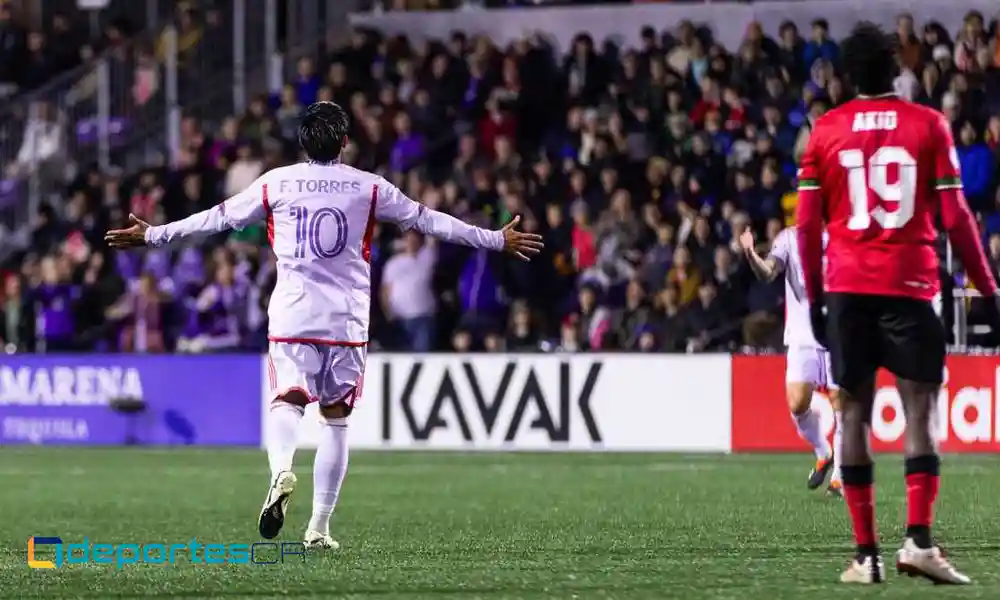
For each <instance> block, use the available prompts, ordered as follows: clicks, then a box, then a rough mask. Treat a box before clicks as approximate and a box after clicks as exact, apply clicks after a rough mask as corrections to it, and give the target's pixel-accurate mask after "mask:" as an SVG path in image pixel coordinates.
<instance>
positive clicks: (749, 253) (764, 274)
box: [743, 248, 781, 281]
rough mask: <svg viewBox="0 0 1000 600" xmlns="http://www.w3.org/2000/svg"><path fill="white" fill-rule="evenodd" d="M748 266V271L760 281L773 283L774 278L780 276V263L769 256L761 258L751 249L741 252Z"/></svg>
mask: <svg viewBox="0 0 1000 600" xmlns="http://www.w3.org/2000/svg"><path fill="white" fill-rule="evenodd" d="M743 253H744V254H745V255H746V257H747V263H749V264H750V270H751V271H753V274H754V275H756V276H757V279H760V280H761V281H774V278H775V277H777V276H778V275H780V274H781V263H780V262H778V261H777V260H775V259H774V257H772V256H769V257H767V258H763V257H761V255H759V254H757V251H756V250H754V249H753V248H748V249H747V250H745V251H744V252H743Z"/></svg>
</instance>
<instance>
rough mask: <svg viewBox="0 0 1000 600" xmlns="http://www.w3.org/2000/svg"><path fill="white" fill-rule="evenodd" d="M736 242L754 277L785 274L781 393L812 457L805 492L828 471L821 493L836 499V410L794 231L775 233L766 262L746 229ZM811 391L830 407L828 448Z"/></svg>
mask: <svg viewBox="0 0 1000 600" xmlns="http://www.w3.org/2000/svg"><path fill="white" fill-rule="evenodd" d="M739 241H740V246H741V247H742V248H743V252H744V254H745V255H746V258H747V262H748V263H749V264H750V268H751V269H752V270H753V272H754V274H755V275H757V277H758V278H760V279H763V280H765V281H771V280H773V279H774V278H776V277H777V276H778V275H780V274H782V273H784V274H785V345H786V346H787V347H788V354H787V357H786V361H787V363H786V367H785V393H786V397H787V400H788V409H789V410H790V411H791V413H792V420H793V421H794V422H795V428H796V429H797V430H798V432H799V436H800V437H801V438H802V439H804V440H805V441H806V442H808V443H809V445H811V446H812V448H813V452H814V453H815V454H816V464H815V465H814V466H813V469H812V471H810V473H809V480H808V487H809V489H811V490H814V489H816V488H818V487H820V486H821V485H823V483H824V482H825V481H826V478H827V475H830V474H831V471H832V475H831V477H830V485H829V486H828V487H827V493H828V494H829V495H831V496H838V497H839V496H841V495H842V493H841V487H842V486H841V482H840V461H839V458H840V457H839V456H838V454H839V453H838V452H836V451H835V449H836V448H839V447H840V410H839V408H840V407H839V406H838V404H837V392H836V386H835V385H834V383H833V381H831V379H830V354H829V353H828V352H827V351H826V350H824V349H823V347H822V346H820V345H819V344H818V343H817V342H816V338H815V337H814V336H813V332H812V326H811V325H810V320H809V300H808V299H807V298H806V292H805V284H804V283H803V281H804V279H803V275H802V264H801V262H800V261H799V251H798V241H797V239H796V236H795V228H794V227H788V228H786V229H784V230H782V231H781V233H779V234H778V236H777V237H776V238H775V240H774V245H773V247H772V248H771V252H770V254H768V256H767V258H762V257H761V256H760V255H759V254H757V251H756V250H755V248H754V238H753V233H752V232H751V231H750V230H749V229H747V230H746V231H745V232H743V234H742V235H740V240H739ZM817 390H818V391H825V392H827V393H828V394H829V398H830V403H831V404H832V405H833V407H834V434H833V440H834V444H833V448H831V447H830V444H829V442H827V439H826V436H825V435H824V434H823V430H822V427H821V425H820V419H819V414H818V413H817V412H816V410H815V409H813V407H812V397H813V392H814V391H817Z"/></svg>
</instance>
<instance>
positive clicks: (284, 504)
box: [257, 471, 298, 540]
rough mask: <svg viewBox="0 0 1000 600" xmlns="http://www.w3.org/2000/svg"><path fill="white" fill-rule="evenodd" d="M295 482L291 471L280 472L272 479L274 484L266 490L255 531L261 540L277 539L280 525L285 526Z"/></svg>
mask: <svg viewBox="0 0 1000 600" xmlns="http://www.w3.org/2000/svg"><path fill="white" fill-rule="evenodd" d="M297 481H298V479H296V477H295V473H292V472H291V471H282V472H281V473H278V476H277V477H275V478H274V482H273V483H272V484H271V487H270V488H269V489H268V490H267V498H266V499H265V500H264V506H263V508H261V509H260V517H259V518H258V519H257V530H258V531H259V532H260V536H261V537H262V538H264V539H266V540H270V539H274V538H276V537H278V533H280V532H281V527H282V525H284V524H285V513H286V511H287V510H288V501H289V500H291V497H292V492H294V491H295V484H296V482H297Z"/></svg>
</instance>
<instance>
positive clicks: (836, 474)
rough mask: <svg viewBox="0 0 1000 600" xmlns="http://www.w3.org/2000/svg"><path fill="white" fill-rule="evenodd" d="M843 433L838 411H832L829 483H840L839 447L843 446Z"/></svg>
mask: <svg viewBox="0 0 1000 600" xmlns="http://www.w3.org/2000/svg"><path fill="white" fill-rule="evenodd" d="M843 440H844V432H843V430H842V429H841V424H840V411H839V410H835V411H833V474H832V475H830V481H831V482H834V481H836V482H838V483H840V481H841V479H840V447H841V445H842V444H843Z"/></svg>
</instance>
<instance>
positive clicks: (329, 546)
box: [303, 531, 340, 550]
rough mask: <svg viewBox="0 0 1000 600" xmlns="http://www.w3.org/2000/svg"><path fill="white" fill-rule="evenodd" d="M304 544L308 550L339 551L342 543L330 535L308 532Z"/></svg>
mask: <svg viewBox="0 0 1000 600" xmlns="http://www.w3.org/2000/svg"><path fill="white" fill-rule="evenodd" d="M303 544H304V545H305V547H306V550H338V549H340V542H338V541H337V540H335V539H333V538H332V537H330V536H329V535H328V534H325V533H320V532H318V531H307V532H306V537H305V540H304V541H303Z"/></svg>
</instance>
